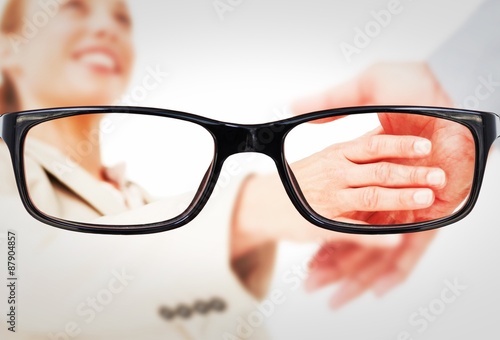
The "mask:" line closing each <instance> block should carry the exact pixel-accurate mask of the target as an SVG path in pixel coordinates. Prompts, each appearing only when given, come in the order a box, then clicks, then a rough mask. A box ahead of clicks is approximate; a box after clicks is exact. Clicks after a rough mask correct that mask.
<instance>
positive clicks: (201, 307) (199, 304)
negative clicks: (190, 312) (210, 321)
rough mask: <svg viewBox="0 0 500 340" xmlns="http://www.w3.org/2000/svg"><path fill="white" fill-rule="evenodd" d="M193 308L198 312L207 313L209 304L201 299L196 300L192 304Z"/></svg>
mask: <svg viewBox="0 0 500 340" xmlns="http://www.w3.org/2000/svg"><path fill="white" fill-rule="evenodd" d="M193 308H194V310H195V311H197V312H198V313H200V314H207V313H208V312H209V311H210V308H211V307H210V305H209V304H208V303H205V302H203V301H196V302H195V304H194V307H193Z"/></svg>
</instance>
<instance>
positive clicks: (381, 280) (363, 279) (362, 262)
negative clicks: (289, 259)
mask: <svg viewBox="0 0 500 340" xmlns="http://www.w3.org/2000/svg"><path fill="white" fill-rule="evenodd" d="M384 104H387V105H389V104H391V105H433V106H450V105H451V101H450V100H449V98H448V96H447V95H446V93H445V92H444V90H443V89H442V88H441V87H440V85H439V83H438V82H437V81H436V79H435V78H434V76H433V74H432V72H431V71H430V70H429V68H428V67H427V65H425V64H421V63H406V64H403V63H402V64H378V65H375V66H373V67H371V68H370V69H368V70H367V71H365V72H364V73H363V74H361V75H360V76H359V77H357V78H355V79H353V80H351V81H349V82H348V83H346V84H344V85H340V86H337V87H335V88H333V89H331V90H329V91H327V92H326V93H323V94H321V95H319V96H315V97H311V98H308V99H305V100H302V101H300V102H299V103H297V104H296V105H295V106H294V111H295V112H296V113H305V112H311V111H317V110H323V109H327V108H334V107H347V106H361V105H384ZM401 117H403V118H404V119H406V121H398V120H394V119H393V118H394V116H390V115H384V114H381V115H379V119H380V121H381V126H382V131H383V132H382V133H386V134H392V135H413V136H420V137H424V138H427V139H429V140H430V141H431V142H432V145H433V152H432V154H431V155H430V157H427V158H422V159H418V160H398V163H400V164H404V165H414V166H428V167H432V166H434V167H439V168H442V169H443V170H444V171H445V172H446V174H447V177H448V179H452V181H448V183H447V185H446V186H445V187H444V188H443V189H440V190H434V193H435V195H436V197H435V204H433V205H432V206H431V207H430V208H428V209H424V210H422V211H421V212H419V214H420V216H408V215H407V214H402V213H401V212H399V213H397V214H393V215H392V216H391V219H392V220H393V222H392V223H394V222H396V221H397V220H400V221H408V220H411V219H415V220H418V219H424V220H428V219H434V218H436V217H442V216H443V214H445V215H449V214H450V213H451V212H452V211H453V210H452V209H453V207H456V206H457V205H458V204H459V203H460V202H461V201H462V200H463V198H465V196H466V195H467V193H468V191H467V188H470V187H468V186H469V185H470V183H469V181H470V178H471V174H470V170H468V171H464V169H466V170H467V169H472V168H473V167H470V164H469V163H470V162H471V161H472V162H473V160H474V155H473V154H471V153H469V154H466V155H462V154H463V150H474V148H473V147H472V148H471V147H470V146H471V145H470V143H473V141H472V140H471V139H470V138H468V136H467V133H466V131H465V130H464V129H460V127H458V128H457V125H456V124H449V123H447V122H444V121H436V120H435V119H434V121H433V122H432V121H431V120H432V118H430V119H429V118H424V117H420V116H413V117H410V116H401ZM400 119H401V118H400ZM450 138H451V140H453V142H450ZM457 150H460V152H459V153H457ZM471 152H472V151H471ZM457 156H458V157H460V159H458V158H457ZM457 202H458V203H457ZM381 214H385V216H388V215H387V213H386V212H381V213H378V215H381ZM374 218H377V217H376V216H375V217H374ZM435 234H436V232H435V231H431V232H423V233H416V234H406V235H403V240H402V243H401V245H399V246H398V247H397V248H396V249H389V248H386V249H380V248H379V249H377V247H372V246H365V245H362V244H359V243H358V244H356V243H353V242H330V243H327V244H325V245H324V246H323V248H322V249H321V250H320V251H319V252H318V254H317V256H316V257H315V259H317V258H318V256H321V255H323V260H321V261H318V260H313V263H314V265H312V266H311V273H310V277H309V280H308V282H307V286H308V287H309V289H311V290H314V289H318V288H321V287H323V286H325V285H328V284H332V283H336V282H339V281H343V283H342V286H341V289H340V290H339V291H338V292H337V295H335V296H334V297H333V298H332V302H331V304H332V306H334V307H340V306H341V305H343V304H345V303H347V302H349V301H350V300H351V299H353V298H355V297H357V296H359V295H360V294H362V293H363V292H365V291H366V290H368V289H370V288H372V289H374V290H375V291H376V292H378V293H379V294H382V293H386V292H387V291H389V290H390V289H391V288H393V287H395V286H396V285H397V284H399V283H401V282H403V281H404V280H405V279H406V277H407V276H408V274H409V273H410V272H411V270H412V269H413V267H414V265H415V264H416V262H417V261H418V259H419V258H420V256H421V255H422V254H423V252H424V251H425V249H426V248H427V246H428V245H429V243H430V242H431V240H432V239H433V238H434V236H435ZM331 249H341V250H338V251H335V252H334V253H333V255H332V256H329V257H327V258H325V257H324V254H325V250H331Z"/></svg>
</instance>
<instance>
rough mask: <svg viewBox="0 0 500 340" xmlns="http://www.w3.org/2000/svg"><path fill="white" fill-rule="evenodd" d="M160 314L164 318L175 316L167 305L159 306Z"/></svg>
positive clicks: (170, 318) (168, 318)
mask: <svg viewBox="0 0 500 340" xmlns="http://www.w3.org/2000/svg"><path fill="white" fill-rule="evenodd" d="M160 315H161V316H162V317H163V318H164V319H166V320H172V319H174V318H175V312H174V311H173V310H171V309H170V308H167V307H161V308H160Z"/></svg>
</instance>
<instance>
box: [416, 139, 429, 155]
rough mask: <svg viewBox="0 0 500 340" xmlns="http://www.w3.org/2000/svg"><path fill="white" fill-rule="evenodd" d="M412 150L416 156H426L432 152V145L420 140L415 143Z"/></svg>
mask: <svg viewBox="0 0 500 340" xmlns="http://www.w3.org/2000/svg"><path fill="white" fill-rule="evenodd" d="M413 149H414V150H415V152H416V153H417V154H418V155H427V154H429V153H430V152H431V150H432V143H431V142H430V141H428V140H425V139H422V140H419V141H418V142H415V144H414V145H413Z"/></svg>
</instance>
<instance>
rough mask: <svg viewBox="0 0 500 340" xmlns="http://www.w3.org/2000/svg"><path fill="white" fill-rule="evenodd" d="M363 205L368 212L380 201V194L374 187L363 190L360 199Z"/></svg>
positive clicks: (375, 207)
mask: <svg viewBox="0 0 500 340" xmlns="http://www.w3.org/2000/svg"><path fill="white" fill-rule="evenodd" d="M361 200H362V202H363V205H364V207H365V208H366V209H368V210H375V209H377V207H378V204H379V201H380V192H379V190H378V189H377V188H375V187H369V188H366V189H364V190H363V194H362V198H361Z"/></svg>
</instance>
